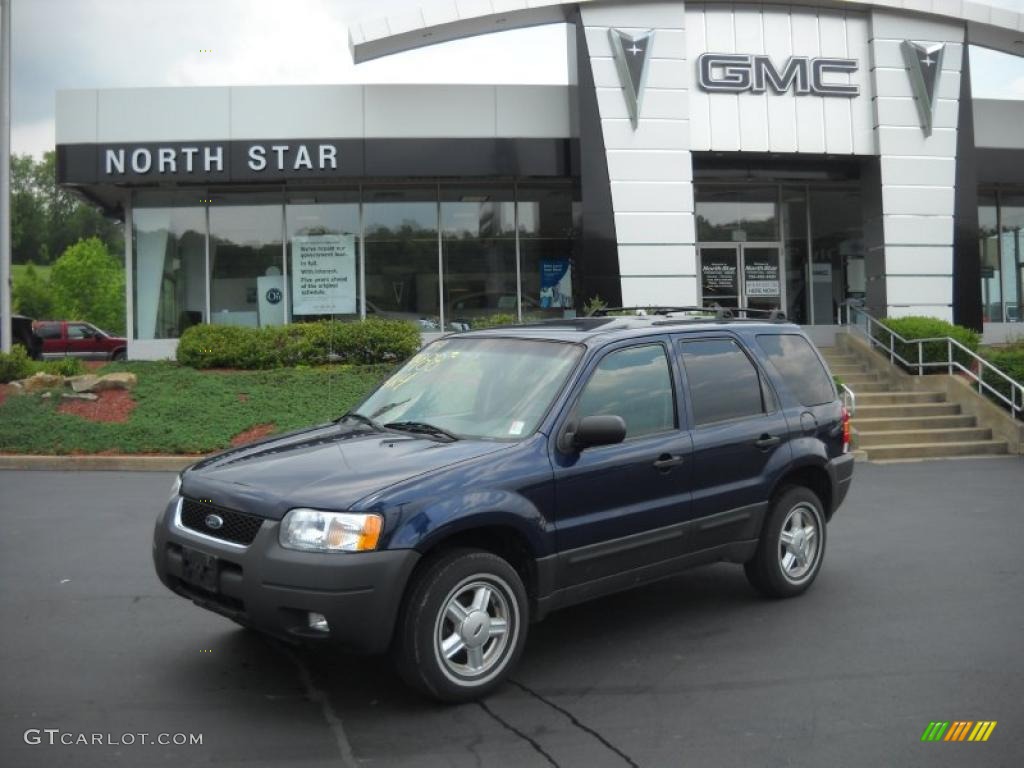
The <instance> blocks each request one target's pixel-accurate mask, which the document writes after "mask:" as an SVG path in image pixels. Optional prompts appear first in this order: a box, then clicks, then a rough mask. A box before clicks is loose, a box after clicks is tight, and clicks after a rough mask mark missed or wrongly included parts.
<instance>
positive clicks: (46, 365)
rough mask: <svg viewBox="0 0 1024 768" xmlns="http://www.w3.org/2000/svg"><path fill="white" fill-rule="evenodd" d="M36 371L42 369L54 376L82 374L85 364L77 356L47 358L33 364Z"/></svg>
mask: <svg viewBox="0 0 1024 768" xmlns="http://www.w3.org/2000/svg"><path fill="white" fill-rule="evenodd" d="M32 367H33V369H34V370H35V371H42V372H43V373H49V374H52V375H54V376H81V375H82V374H83V373H84V372H85V366H84V365H82V361H81V360H79V359H78V358H77V357H62V358H61V359H60V360H47V361H45V362H36V363H33V365H32Z"/></svg>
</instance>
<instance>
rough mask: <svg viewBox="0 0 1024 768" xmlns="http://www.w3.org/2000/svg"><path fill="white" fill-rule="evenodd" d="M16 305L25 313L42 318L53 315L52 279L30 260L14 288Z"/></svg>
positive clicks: (13, 294) (15, 282)
mask: <svg viewBox="0 0 1024 768" xmlns="http://www.w3.org/2000/svg"><path fill="white" fill-rule="evenodd" d="M12 298H13V300H14V306H15V307H17V309H18V311H19V312H20V313H21V314H23V315H28V316H29V317H32V318H36V319H42V318H48V317H51V316H52V315H53V293H52V291H51V289H50V281H49V280H47V279H46V278H45V277H44V276H43V275H41V274H40V273H39V270H37V269H36V268H35V265H34V264H33V263H32V262H31V261H30V262H29V263H28V265H27V266H26V267H25V269H24V271H23V272H22V273H21V275H19V276H18V279H17V280H15V281H14V287H13V288H12Z"/></svg>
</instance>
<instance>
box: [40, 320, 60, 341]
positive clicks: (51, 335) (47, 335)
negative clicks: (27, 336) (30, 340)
mask: <svg viewBox="0 0 1024 768" xmlns="http://www.w3.org/2000/svg"><path fill="white" fill-rule="evenodd" d="M36 336H38V337H39V338H40V339H59V338H60V323H38V324H37V325H36Z"/></svg>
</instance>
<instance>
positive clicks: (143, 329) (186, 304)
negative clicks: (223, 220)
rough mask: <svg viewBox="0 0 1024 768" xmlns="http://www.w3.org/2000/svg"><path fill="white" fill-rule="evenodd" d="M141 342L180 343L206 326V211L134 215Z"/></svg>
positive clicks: (157, 211) (138, 335) (136, 312)
mask: <svg viewBox="0 0 1024 768" xmlns="http://www.w3.org/2000/svg"><path fill="white" fill-rule="evenodd" d="M132 237H133V238H134V247H133V249H132V254H133V264H132V271H133V284H134V294H135V295H134V297H133V308H134V328H135V338H136V339H176V338H178V337H180V336H181V334H182V332H183V331H184V330H185V329H186V328H188V327H189V326H191V325H196V324H197V323H202V322H204V321H205V320H206V212H205V210H204V209H203V208H201V207H191V208H162V207H161V208H140V207H136V208H135V209H134V211H133V212H132Z"/></svg>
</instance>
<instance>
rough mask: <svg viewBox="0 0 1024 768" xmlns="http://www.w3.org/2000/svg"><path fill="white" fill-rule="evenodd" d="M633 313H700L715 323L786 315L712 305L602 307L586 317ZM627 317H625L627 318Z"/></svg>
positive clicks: (775, 318)
mask: <svg viewBox="0 0 1024 768" xmlns="http://www.w3.org/2000/svg"><path fill="white" fill-rule="evenodd" d="M623 312H633V313H636V314H637V315H640V316H643V315H657V316H660V317H668V316H670V315H673V314H675V313H676V312H700V313H702V314H705V315H714V316H715V320H716V321H720V322H725V321H728V320H742V319H747V320H753V319H760V318H764V319H766V320H767V321H768V322H770V323H776V322H786V313H785V312H784V311H783V310H781V309H754V308H752V307H723V306H721V305H719V304H712V305H711V306H710V307H695V306H689V307H687V306H682V307H602V308H601V309H595V310H593V311H592V312H591V313H590V314H589V315H588V317H608V316H610V315H611V314H612V313H615V314H619V313H623ZM628 316H629V315H627V317H628Z"/></svg>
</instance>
